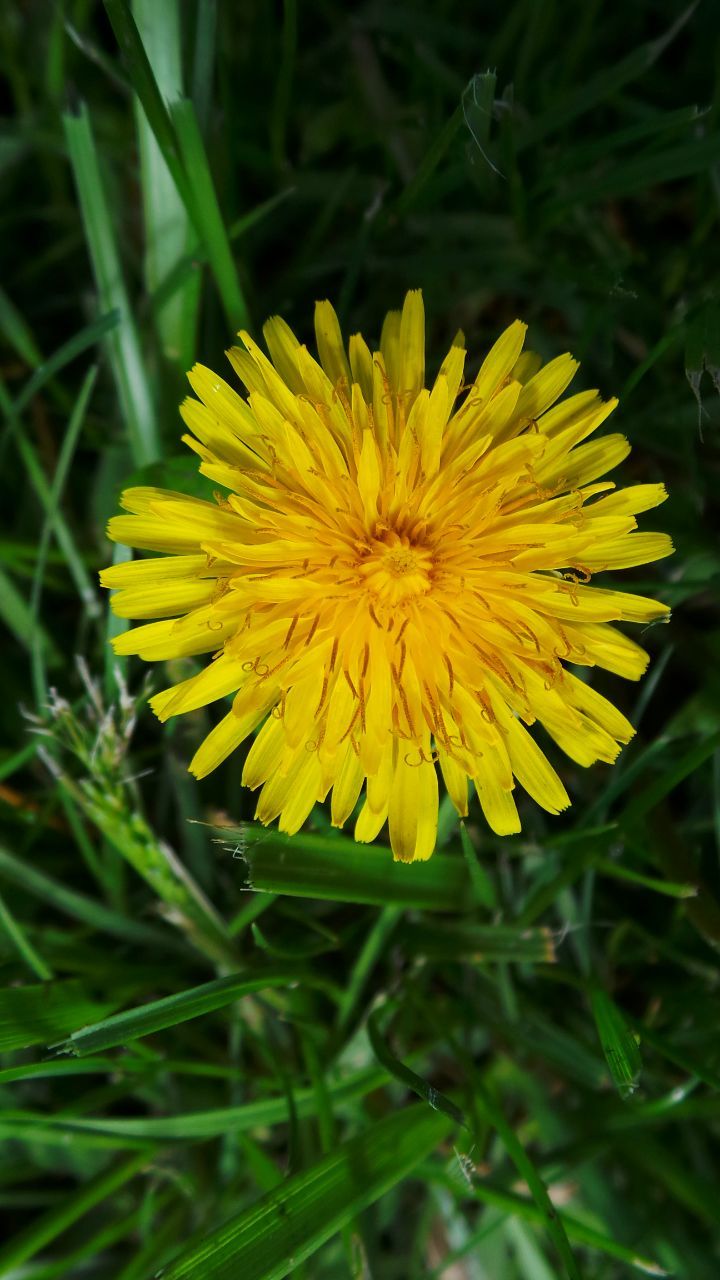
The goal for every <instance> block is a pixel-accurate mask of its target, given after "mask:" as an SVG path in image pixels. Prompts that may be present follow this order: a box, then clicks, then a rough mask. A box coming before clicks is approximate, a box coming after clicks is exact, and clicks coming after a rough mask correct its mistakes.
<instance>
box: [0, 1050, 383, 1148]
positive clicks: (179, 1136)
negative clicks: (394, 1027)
mask: <svg viewBox="0 0 720 1280" xmlns="http://www.w3.org/2000/svg"><path fill="white" fill-rule="evenodd" d="M388 1078H389V1077H388V1073H387V1071H385V1070H384V1069H383V1068H381V1067H378V1066H372V1067H364V1068H363V1069H362V1070H361V1071H356V1072H354V1073H353V1074H352V1075H349V1076H346V1077H345V1078H344V1079H343V1080H340V1081H337V1082H335V1081H330V1082H328V1085H327V1092H328V1098H329V1100H330V1102H331V1104H332V1106H333V1109H338V1110H339V1109H340V1108H341V1107H343V1106H344V1105H345V1104H347V1103H354V1102H356V1101H357V1099H358V1098H364V1097H366V1096H367V1094H369V1093H373V1092H374V1091H375V1090H376V1089H380V1088H382V1086H383V1085H385V1084H387V1082H388ZM293 1098H294V1103H295V1110H296V1113H297V1116H298V1119H305V1118H306V1117H308V1116H314V1115H316V1113H317V1093H316V1090H315V1089H314V1087H312V1086H310V1087H309V1088H301V1089H296V1090H295V1091H294V1095H293ZM287 1121H288V1099H287V1095H285V1094H283V1095H282V1096H278V1097H272V1098H261V1099H258V1101H256V1102H245V1103H241V1104H240V1105H239V1106H234V1107H217V1108H215V1109H214V1110H212V1111H182V1112H179V1113H178V1114H177V1115H167V1116H150V1117H145V1116H138V1117H127V1116H125V1117H122V1118H120V1119H116V1118H115V1117H111V1116H108V1117H103V1116H98V1117H93V1118H92V1119H88V1118H84V1117H82V1118H81V1117H74V1116H72V1117H70V1116H67V1117H66V1116H62V1115H48V1116H44V1115H40V1114H38V1113H37V1112H30V1111H23V1112H18V1111H5V1112H3V1113H2V1114H0V1137H6V1138H13V1137H19V1136H20V1135H21V1134H28V1133H32V1135H33V1137H34V1138H35V1139H37V1141H38V1142H47V1143H49V1144H51V1145H56V1146H63V1145H65V1144H66V1143H67V1141H68V1134H72V1135H73V1142H74V1143H77V1144H79V1145H85V1144H88V1145H90V1146H96V1145H100V1146H104V1147H120V1148H122V1147H123V1146H126V1145H130V1146H132V1145H133V1144H135V1143H137V1142H148V1141H152V1142H155V1141H157V1142H180V1143H187V1142H198V1141H204V1140H205V1139H207V1138H219V1137H221V1136H222V1135H224V1134H228V1133H246V1132H248V1131H252V1130H254V1129H264V1128H266V1127H270V1126H271V1125H276V1124H287Z"/></svg>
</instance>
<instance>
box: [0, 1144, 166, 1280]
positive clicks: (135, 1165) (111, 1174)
mask: <svg viewBox="0 0 720 1280" xmlns="http://www.w3.org/2000/svg"><path fill="white" fill-rule="evenodd" d="M148 1163H149V1156H148V1154H147V1153H146V1152H142V1153H141V1154H139V1155H135V1156H131V1157H130V1159H128V1160H126V1161H125V1162H124V1163H123V1164H119V1165H115V1166H114V1167H113V1168H111V1169H109V1170H108V1171H107V1172H106V1173H104V1174H102V1175H101V1177H99V1178H92V1179H90V1181H89V1183H88V1184H87V1185H86V1186H83V1187H80V1189H79V1190H78V1191H75V1192H73V1194H72V1195H70V1196H68V1197H67V1199H66V1200H64V1201H63V1203H62V1204H60V1205H59V1206H58V1207H57V1208H56V1209H51V1210H50V1211H49V1212H48V1213H46V1214H43V1215H42V1217H40V1218H39V1219H38V1220H37V1221H36V1222H33V1223H32V1224H31V1225H30V1226H29V1227H27V1228H26V1229H25V1230H24V1231H22V1232H20V1234H19V1235H17V1236H15V1237H14V1239H11V1240H8V1242H7V1244H6V1245H4V1246H3V1247H2V1248H0V1275H4V1276H7V1275H10V1274H11V1273H14V1272H15V1269H16V1268H18V1267H20V1266H21V1264H22V1263H24V1262H27V1261H28V1259H29V1258H33V1257H34V1256H35V1254H36V1253H39V1252H40V1250H41V1249H44V1248H45V1246H46V1245H48V1244H50V1243H51V1241H53V1240H55V1239H56V1238H57V1236H59V1235H60V1234H61V1233H62V1232H63V1231H66V1230H67V1228H68V1227H70V1226H72V1224H73V1223H74V1222H77V1221H78V1220H79V1219H80V1218H82V1217H84V1215H85V1214H86V1213H88V1211H89V1210H90V1209H93V1208H94V1207H95V1205H97V1204H101V1203H102V1201H103V1200H106V1199H108V1200H109V1199H111V1197H112V1196H114V1194H115V1193H116V1192H117V1191H118V1190H119V1189H120V1187H122V1186H124V1184H125V1183H126V1182H129V1181H130V1179H131V1178H134V1177H135V1175H136V1174H138V1173H139V1172H140V1170H141V1169H142V1168H143V1166H144V1165H147V1164H148Z"/></svg>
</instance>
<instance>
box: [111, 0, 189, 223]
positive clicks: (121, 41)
mask: <svg viewBox="0 0 720 1280" xmlns="http://www.w3.org/2000/svg"><path fill="white" fill-rule="evenodd" d="M104 4H105V9H106V12H107V15H108V18H109V19H110V24H111V26H112V29H113V31H114V32H115V38H116V40H117V42H118V45H119V47H120V52H121V54H122V56H123V59H124V61H125V64H126V66H127V68H128V72H129V75H130V80H131V81H132V85H133V88H134V90H135V92H136V94H137V96H138V98H139V99H140V101H141V103H142V106H143V110H144V112H145V115H146V117H147V120H148V123H149V125H150V128H151V129H152V131H153V134H154V136H155V140H156V142H157V144H158V146H159V148H160V151H161V152H162V156H163V159H164V160H165V164H166V165H167V167H168V169H169V171H170V173H171V174H172V177H173V181H174V183H175V186H176V188H177V190H178V191H179V192H180V195H181V196H182V198H183V201H184V203H185V207H186V208H187V209H188V212H191V209H192V202H191V198H190V193H189V188H188V182H187V177H186V174H185V170H184V168H183V163H182V158H181V154H180V148H179V146H178V140H177V137H176V136H175V130H174V129H173V126H172V122H171V120H170V116H169V114H168V111H167V108H166V106H165V103H164V102H163V99H162V94H161V92H160V89H159V88H158V83H157V80H156V79H155V76H154V74H153V69H152V67H151V65H150V60H149V58H148V56H147V53H146V52H145V47H144V45H143V42H142V40H141V38H140V33H139V31H138V29H137V26H136V24H135V20H134V18H133V16H132V13H131V11H130V5H129V4H128V2H127V0H104ZM191 216H192V214H191Z"/></svg>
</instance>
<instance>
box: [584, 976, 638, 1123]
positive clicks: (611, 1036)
mask: <svg viewBox="0 0 720 1280" xmlns="http://www.w3.org/2000/svg"><path fill="white" fill-rule="evenodd" d="M590 1005H591V1008H592V1011H593V1017H594V1018H595V1025H596V1026H597V1031H598V1036H599V1038H600V1044H601V1045H602V1051H603V1053H604V1054H605V1061H606V1062H607V1064H608V1067H609V1068H610V1075H611V1076H612V1080H613V1084H614V1085H615V1088H616V1089H617V1091H618V1093H619V1094H620V1097H621V1098H623V1099H624V1100H626V1099H628V1098H630V1097H631V1096H632V1094H633V1093H634V1092H635V1090H636V1089H637V1087H638V1082H639V1079H640V1070H641V1068H642V1059H641V1057H640V1050H639V1048H638V1045H637V1041H636V1039H635V1037H634V1035H633V1034H632V1032H631V1030H630V1028H629V1027H628V1025H627V1023H626V1021H625V1019H624V1017H623V1015H622V1013H621V1012H620V1010H619V1009H618V1007H617V1005H616V1004H615V1002H614V1001H613V1000H611V999H610V996H609V995H608V994H607V992H606V991H603V990H601V988H599V987H597V988H595V989H594V990H593V991H592V992H591V994H590Z"/></svg>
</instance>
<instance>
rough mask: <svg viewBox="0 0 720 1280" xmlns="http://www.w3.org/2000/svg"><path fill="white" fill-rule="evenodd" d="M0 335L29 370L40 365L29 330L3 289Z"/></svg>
mask: <svg viewBox="0 0 720 1280" xmlns="http://www.w3.org/2000/svg"><path fill="white" fill-rule="evenodd" d="M0 333H2V335H3V337H4V338H5V341H6V342H7V344H8V346H10V347H12V348H13V349H14V350H15V351H17V353H18V355H19V356H20V359H21V360H24V361H25V363H26V364H28V365H30V368H31V369H32V368H34V367H35V365H38V364H40V361H41V360H42V356H41V355H40V352H39V350H38V348H37V346H36V343H35V339H34V338H33V335H32V333H31V331H30V328H29V326H28V324H27V323H26V321H25V319H24V317H23V316H22V315H21V314H20V312H19V311H18V309H17V307H16V306H15V304H14V302H13V301H12V299H11V298H9V297H8V295H7V294H6V292H5V290H4V289H0Z"/></svg>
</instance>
